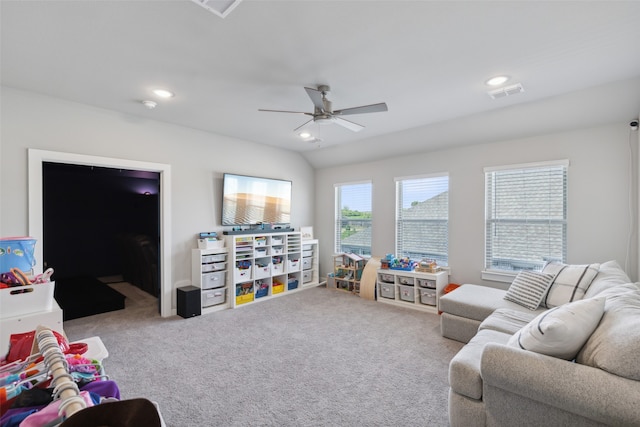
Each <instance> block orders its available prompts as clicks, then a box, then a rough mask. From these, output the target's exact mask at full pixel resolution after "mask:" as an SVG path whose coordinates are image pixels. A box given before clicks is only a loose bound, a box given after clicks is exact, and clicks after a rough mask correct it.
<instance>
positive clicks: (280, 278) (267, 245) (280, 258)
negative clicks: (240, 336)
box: [225, 232, 320, 308]
mask: <svg viewBox="0 0 640 427" xmlns="http://www.w3.org/2000/svg"><path fill="white" fill-rule="evenodd" d="M225 239H226V246H227V248H228V249H229V260H228V263H229V265H231V266H233V268H234V274H233V275H227V289H230V290H231V291H233V292H234V294H233V295H231V293H230V294H229V307H230V308H235V307H240V306H245V305H250V304H254V303H256V302H260V301H264V300H268V299H270V298H272V297H279V296H282V295H286V294H287V293H290V292H294V291H299V290H302V289H305V288H308V287H311V286H317V285H319V284H320V283H319V265H318V260H317V256H316V255H315V254H317V253H319V252H318V241H317V240H305V241H302V237H301V233H299V232H288V233H287V232H285V233H264V234H262V233H256V234H238V235H234V234H231V235H227V236H226V237H225ZM303 248H304V252H305V254H309V255H310V256H309V257H306V258H305V257H303ZM307 258H308V259H307ZM231 291H230V292H231Z"/></svg>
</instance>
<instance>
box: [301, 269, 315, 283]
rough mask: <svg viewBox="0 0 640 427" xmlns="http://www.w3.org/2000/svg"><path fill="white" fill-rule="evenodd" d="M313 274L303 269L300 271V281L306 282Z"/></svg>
mask: <svg viewBox="0 0 640 427" xmlns="http://www.w3.org/2000/svg"><path fill="white" fill-rule="evenodd" d="M312 277H313V274H312V272H311V271H303V272H302V283H308V282H310V281H311V278H312Z"/></svg>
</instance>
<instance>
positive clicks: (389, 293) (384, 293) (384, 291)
mask: <svg viewBox="0 0 640 427" xmlns="http://www.w3.org/2000/svg"><path fill="white" fill-rule="evenodd" d="M380 296H381V297H383V298H391V299H394V298H395V297H396V296H395V285H394V284H392V283H381V284H380Z"/></svg>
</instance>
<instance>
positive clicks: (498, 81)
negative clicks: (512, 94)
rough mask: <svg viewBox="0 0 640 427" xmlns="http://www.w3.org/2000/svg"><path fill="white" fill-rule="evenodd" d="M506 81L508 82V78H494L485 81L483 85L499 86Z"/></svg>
mask: <svg viewBox="0 0 640 427" xmlns="http://www.w3.org/2000/svg"><path fill="white" fill-rule="evenodd" d="M507 80H509V76H495V77H492V78H490V79H489V80H487V81H486V82H485V84H486V85H488V86H500V85H501V84H503V83H505V82H507Z"/></svg>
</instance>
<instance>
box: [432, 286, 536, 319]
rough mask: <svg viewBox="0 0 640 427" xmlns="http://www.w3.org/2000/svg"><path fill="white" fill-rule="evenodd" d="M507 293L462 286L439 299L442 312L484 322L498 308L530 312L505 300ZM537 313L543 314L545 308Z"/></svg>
mask: <svg viewBox="0 0 640 427" xmlns="http://www.w3.org/2000/svg"><path fill="white" fill-rule="evenodd" d="M506 292H507V291H505V290H503V289H496V288H490V287H488V286H480V285H462V286H460V287H459V288H458V289H456V290H455V291H453V292H450V293H448V294H446V295H443V296H442V297H440V299H439V305H440V311H442V312H444V313H449V314H453V315H456V316H460V317H466V318H468V319H473V320H478V321H480V322H482V321H483V320H484V319H486V318H487V317H489V315H490V314H491V313H493V312H494V311H495V310H496V309H498V308H509V309H512V310H517V311H524V312H527V313H529V312H530V311H529V310H528V309H526V308H524V307H523V306H521V305H518V304H516V303H514V302H511V301H507V300H505V299H504V295H505V294H506ZM536 311H539V312H543V311H544V308H538V309H536Z"/></svg>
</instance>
